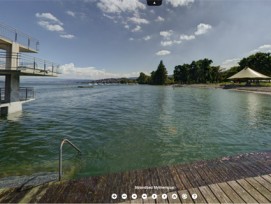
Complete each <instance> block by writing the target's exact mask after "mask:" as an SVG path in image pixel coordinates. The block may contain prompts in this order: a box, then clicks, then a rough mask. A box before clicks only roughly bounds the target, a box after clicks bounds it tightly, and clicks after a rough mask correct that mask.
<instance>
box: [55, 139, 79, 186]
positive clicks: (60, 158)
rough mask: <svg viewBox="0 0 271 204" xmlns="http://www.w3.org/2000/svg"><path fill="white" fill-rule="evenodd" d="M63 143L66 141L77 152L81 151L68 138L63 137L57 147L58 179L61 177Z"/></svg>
mask: <svg viewBox="0 0 271 204" xmlns="http://www.w3.org/2000/svg"><path fill="white" fill-rule="evenodd" d="M65 143H68V144H69V145H71V146H72V147H73V148H74V149H75V150H77V152H78V153H81V151H80V149H79V148H78V147H76V146H75V145H74V144H73V143H72V142H71V141H69V140H68V139H63V140H62V142H61V144H60V148H59V172H58V173H59V181H60V180H61V178H62V147H63V145H64V144H65Z"/></svg>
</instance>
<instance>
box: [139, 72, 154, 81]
mask: <svg viewBox="0 0 271 204" xmlns="http://www.w3.org/2000/svg"><path fill="white" fill-rule="evenodd" d="M150 80H151V78H150V76H147V75H146V74H144V73H143V72H140V74H139V77H138V78H137V82H138V83H139V84H149V83H150Z"/></svg>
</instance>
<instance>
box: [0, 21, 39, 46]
mask: <svg viewBox="0 0 271 204" xmlns="http://www.w3.org/2000/svg"><path fill="white" fill-rule="evenodd" d="M0 37H3V38H5V39H7V40H10V41H12V42H17V43H19V44H21V45H23V46H25V47H27V48H28V49H32V50H35V51H39V41H38V40H37V39H35V38H33V37H30V36H29V35H27V34H25V33H23V32H21V31H18V30H17V29H15V28H12V27H10V26H7V25H4V24H2V23H1V24H0Z"/></svg>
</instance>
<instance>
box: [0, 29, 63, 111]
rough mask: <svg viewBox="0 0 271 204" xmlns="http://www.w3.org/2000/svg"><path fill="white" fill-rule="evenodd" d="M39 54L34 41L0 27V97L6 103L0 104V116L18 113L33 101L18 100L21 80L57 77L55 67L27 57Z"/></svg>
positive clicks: (44, 61)
mask: <svg viewBox="0 0 271 204" xmlns="http://www.w3.org/2000/svg"><path fill="white" fill-rule="evenodd" d="M38 51H39V41H38V40H37V39H35V38H33V37H31V36H29V35H27V34H25V33H23V32H21V31H18V30H17V29H15V28H12V27H10V26H7V25H3V24H0V76H4V77H5V86H4V87H3V88H1V89H4V91H2V90H1V97H2V95H4V96H5V100H2V99H1V100H0V116H2V115H8V114H10V113H15V112H18V111H21V110H22V104H23V103H25V102H29V101H31V100H34V97H31V98H30V99H29V98H27V99H25V100H22V99H21V98H20V94H21V90H22V89H21V88H20V76H39V77H41V76H46V77H56V76H57V69H58V65H57V64H55V63H53V62H50V61H47V60H43V59H40V58H37V57H34V56H31V55H29V54H30V53H37V52H38ZM26 53H27V54H26ZM28 92H29V89H26V93H28ZM32 92H33V93H34V90H32ZM3 93H4V94H3ZM33 96H34V94H33Z"/></svg>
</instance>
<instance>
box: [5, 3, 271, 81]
mask: <svg viewBox="0 0 271 204" xmlns="http://www.w3.org/2000/svg"><path fill="white" fill-rule="evenodd" d="M270 11H271V1H269V0H163V5H162V6H160V7H149V6H147V5H146V1H145V0H47V1H46V0H2V1H1V6H0V22H1V23H4V24H7V25H10V26H12V27H15V28H17V29H19V30H21V31H23V32H24V33H27V34H29V35H31V36H33V37H35V38H37V39H39V41H40V52H39V53H38V54H34V55H36V56H37V57H40V58H43V59H48V60H51V61H54V62H56V63H59V64H60V65H61V70H62V73H63V74H62V75H60V77H64V78H86V79H98V78H107V77H132V76H138V75H139V72H145V73H147V74H148V73H150V72H151V71H152V70H155V69H156V68H157V65H158V64H159V61H160V60H163V61H164V64H165V65H166V68H167V70H168V72H169V74H172V72H173V70H174V67H175V66H176V65H179V64H183V63H191V61H192V60H198V59H201V58H210V59H212V60H213V62H214V65H221V67H225V68H229V67H230V66H232V65H235V64H236V63H237V62H238V61H239V60H240V59H241V58H242V57H246V56H248V55H250V54H252V53H255V52H257V51H263V52H268V51H270V50H271V26H270V19H271V12H270Z"/></svg>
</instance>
